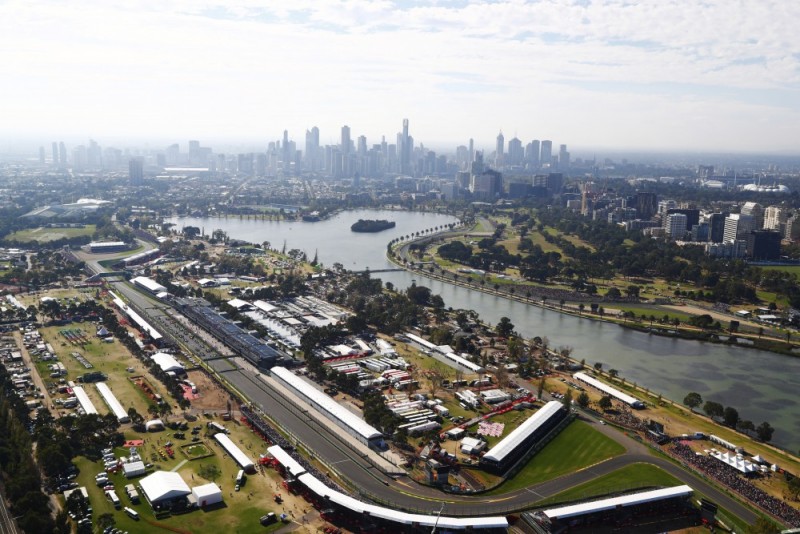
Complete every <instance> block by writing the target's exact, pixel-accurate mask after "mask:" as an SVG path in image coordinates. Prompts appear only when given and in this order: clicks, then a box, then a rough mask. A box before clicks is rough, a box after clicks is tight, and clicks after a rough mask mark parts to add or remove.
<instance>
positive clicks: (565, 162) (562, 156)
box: [558, 145, 569, 171]
mask: <svg viewBox="0 0 800 534" xmlns="http://www.w3.org/2000/svg"><path fill="white" fill-rule="evenodd" d="M558 169H559V170H561V171H568V170H569V152H567V145H561V147H560V148H559V150H558Z"/></svg>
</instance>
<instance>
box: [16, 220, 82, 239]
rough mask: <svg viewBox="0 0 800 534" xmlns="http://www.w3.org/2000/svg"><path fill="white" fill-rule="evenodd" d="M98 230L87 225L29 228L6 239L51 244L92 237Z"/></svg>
mask: <svg viewBox="0 0 800 534" xmlns="http://www.w3.org/2000/svg"><path fill="white" fill-rule="evenodd" d="M95 230H96V227H95V225H93V224H87V225H86V226H84V227H83V228H47V227H44V226H40V227H38V228H27V229H25V230H20V231H18V232H14V233H13V234H9V235H8V236H7V237H6V239H7V240H8V241H19V242H20V243H32V242H33V241H38V242H39V243H49V242H50V241H56V240H58V239H69V238H72V237H79V236H83V235H89V236H90V235H92V234H93V233H94V232H95Z"/></svg>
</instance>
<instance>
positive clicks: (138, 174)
mask: <svg viewBox="0 0 800 534" xmlns="http://www.w3.org/2000/svg"><path fill="white" fill-rule="evenodd" d="M128 181H129V182H130V184H131V185H134V186H138V185H142V184H144V162H143V161H142V160H141V158H131V159H130V160H128Z"/></svg>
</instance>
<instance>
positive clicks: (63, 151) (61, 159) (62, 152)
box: [58, 141, 67, 167]
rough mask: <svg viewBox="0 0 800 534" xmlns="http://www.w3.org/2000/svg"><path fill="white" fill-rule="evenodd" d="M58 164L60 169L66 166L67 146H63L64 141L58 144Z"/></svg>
mask: <svg viewBox="0 0 800 534" xmlns="http://www.w3.org/2000/svg"><path fill="white" fill-rule="evenodd" d="M58 163H59V164H60V165H61V166H62V167H66V166H67V145H65V144H64V141H61V142H60V143H58Z"/></svg>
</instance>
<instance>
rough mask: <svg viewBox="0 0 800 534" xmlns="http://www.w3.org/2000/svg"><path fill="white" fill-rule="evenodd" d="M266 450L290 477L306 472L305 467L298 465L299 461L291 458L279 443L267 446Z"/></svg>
mask: <svg viewBox="0 0 800 534" xmlns="http://www.w3.org/2000/svg"><path fill="white" fill-rule="evenodd" d="M267 452H268V453H270V455H272V457H273V458H275V460H277V461H278V463H279V464H281V467H283V469H284V471H285V472H286V473H288V474H289V475H290V476H291V477H299V476H300V475H302V474H303V473H305V472H306V469H305V467H303V466H302V465H300V462H298V461H297V460H295V459H294V458H292V455H291V454H289V453H288V452H286V451H285V450H283V448H281V446H280V445H273V446H272V447H267ZM287 478H288V477H287Z"/></svg>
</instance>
